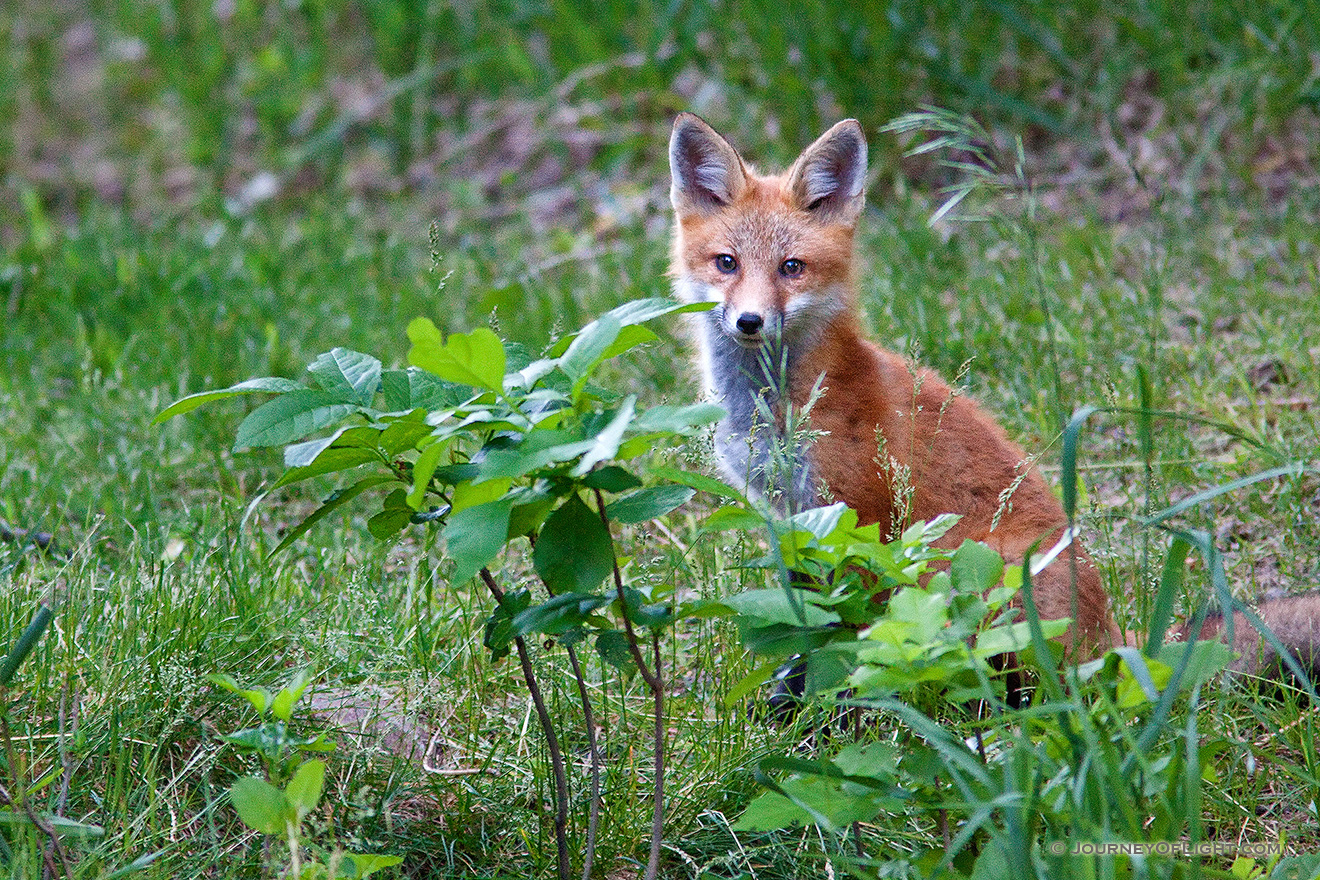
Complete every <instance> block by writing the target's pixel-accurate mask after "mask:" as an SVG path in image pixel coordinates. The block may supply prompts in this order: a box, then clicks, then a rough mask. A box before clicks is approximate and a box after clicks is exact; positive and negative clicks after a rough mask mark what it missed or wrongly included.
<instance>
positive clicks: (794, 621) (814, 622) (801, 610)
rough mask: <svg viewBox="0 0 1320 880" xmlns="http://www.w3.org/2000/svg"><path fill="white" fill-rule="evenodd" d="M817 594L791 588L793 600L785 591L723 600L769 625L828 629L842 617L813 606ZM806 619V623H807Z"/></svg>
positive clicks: (758, 592) (756, 592)
mask: <svg viewBox="0 0 1320 880" xmlns="http://www.w3.org/2000/svg"><path fill="white" fill-rule="evenodd" d="M817 595H818V594H816V593H814V592H811V591H809V590H799V589H797V588H796V587H794V588H792V598H790V597H789V596H788V595H787V594H786V592H785V591H784V590H783V589H782V588H775V589H768V590H747V591H745V592H742V593H735V594H734V595H732V596H728V597H726V598H724V599H722V600H720V601H721V602H722V603H723V604H725V605H728V606H729V607H730V608H732V609H733V610H734V611H736V612H738V614H740V615H743V616H745V617H752V618H756V619H757V620H760V621H765V622H767V623H785V624H788V625H789V626H826V625H828V624H831V623H838V622H839V615H837V614H835V613H834V612H832V611H826V610H825V609H824V608H821V607H820V606H819V605H815V604H813V603H812V601H811V600H812V599H814V598H815V597H816V596H817ZM804 618H805V619H804Z"/></svg>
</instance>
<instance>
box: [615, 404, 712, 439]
mask: <svg viewBox="0 0 1320 880" xmlns="http://www.w3.org/2000/svg"><path fill="white" fill-rule="evenodd" d="M723 417H724V407H722V406H717V405H716V404H713V403H693V404H689V405H688V406H653V407H651V408H650V409H648V410H646V411H645V412H643V413H641V414H640V415H639V416H637V418H636V420H634V421H633V424H632V430H633V431H635V432H637V433H639V434H651V433H662V434H685V433H687V432H689V431H691V430H692V429H693V428H700V427H704V426H706V425H709V424H711V423H712V422H718V421H719V420H720V419H722V418H723Z"/></svg>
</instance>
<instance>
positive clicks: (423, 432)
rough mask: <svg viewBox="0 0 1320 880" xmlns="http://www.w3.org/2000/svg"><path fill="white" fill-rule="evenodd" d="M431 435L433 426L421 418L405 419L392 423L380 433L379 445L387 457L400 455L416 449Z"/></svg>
mask: <svg viewBox="0 0 1320 880" xmlns="http://www.w3.org/2000/svg"><path fill="white" fill-rule="evenodd" d="M430 434H431V426H430V425H428V424H426V422H425V421H424V420H422V419H421V418H416V419H414V418H411V417H405V418H402V419H399V420H398V421H396V422H392V423H391V424H390V426H389V427H388V428H386V429H385V430H384V431H381V432H380V438H379V439H378V440H377V445H378V446H379V447H380V449H381V451H382V452H384V453H385V454H386V455H398V454H399V453H401V452H407V451H409V450H411V449H416V448H417V444H418V443H420V442H422V440H424V439H425V438H426V437H428V436H430Z"/></svg>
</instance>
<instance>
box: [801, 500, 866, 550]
mask: <svg viewBox="0 0 1320 880" xmlns="http://www.w3.org/2000/svg"><path fill="white" fill-rule="evenodd" d="M849 513H851V514H852V522H853V524H854V525H856V523H857V514H856V512H855V511H851V510H849V509H848V505H846V504H844V503H843V502H842V501H840V502H838V503H837V504H831V505H829V506H828V507H813V508H811V509H810V510H803V511H801V512H800V513H795V514H794V515H793V516H792V518H791V519H790V520H789V522H791V523H792V524H793V525H794V526H796V527H797V528H800V529H803V530H805V531H807V532H809V533H810V534H811V535H812V536H813V537H814V538H816V539H817V540H818V541H823V540H825V538H827V537H828V536H829V535H830V533H831V532H833V531H834V530H835V529H836V528H838V526H839V525H840V524H841V523H842V522H843V518H844V517H845V516H846V515H848V514H849Z"/></svg>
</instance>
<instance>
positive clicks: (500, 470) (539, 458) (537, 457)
mask: <svg viewBox="0 0 1320 880" xmlns="http://www.w3.org/2000/svg"><path fill="white" fill-rule="evenodd" d="M575 436H576V435H574V434H571V433H569V432H568V431H552V430H548V429H542V430H537V431H533V432H531V433H530V434H528V435H527V437H526V439H524V440H523V441H522V442H521V443H518V444H517V445H514V446H509V447H506V448H504V449H494V450H492V451H490V452H489V453H487V455H486V458H485V460H484V461H482V462H481V479H482V480H490V479H494V478H499V477H505V478H515V477H521V476H523V475H524V474H529V473H531V472H532V471H536V470H540V469H541V468H543V467H545V466H546V465H550V464H558V463H560V462H565V461H572V460H573V459H575V458H577V457H578V456H579V455H582V454H583V453H584V452H589V451H591V449H593V448H594V447H595V440H592V439H586V440H584V439H575Z"/></svg>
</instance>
